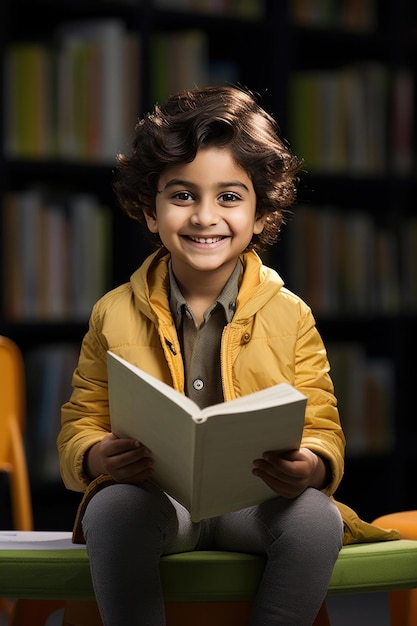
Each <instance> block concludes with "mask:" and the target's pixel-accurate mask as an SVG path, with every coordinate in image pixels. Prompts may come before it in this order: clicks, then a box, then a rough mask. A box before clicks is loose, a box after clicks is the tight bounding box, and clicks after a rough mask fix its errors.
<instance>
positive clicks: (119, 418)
mask: <svg viewBox="0 0 417 626" xmlns="http://www.w3.org/2000/svg"><path fill="white" fill-rule="evenodd" d="M114 357H115V355H109V359H108V374H109V403H110V416H111V424H112V430H113V432H114V433H115V434H116V435H118V436H119V437H133V438H134V439H138V440H139V441H141V442H142V443H144V444H145V445H146V446H148V448H149V449H150V451H151V453H152V457H153V458H154V460H155V465H154V481H155V483H157V484H159V485H161V486H163V488H164V490H165V491H167V492H168V493H169V494H170V495H171V496H172V497H173V498H175V499H176V500H178V501H179V502H181V503H182V504H183V505H184V506H186V507H187V508H189V507H190V506H191V502H190V496H191V493H192V472H193V461H194V422H193V420H192V419H190V415H189V413H188V412H187V411H186V410H185V409H184V408H183V407H182V406H180V405H179V404H176V403H175V402H172V401H171V400H170V399H168V398H167V397H165V396H164V395H163V394H161V393H156V392H155V390H154V388H153V386H152V385H149V384H147V383H146V381H145V380H144V378H140V377H138V376H137V374H136V373H135V371H134V370H135V369H136V370H137V369H138V368H135V367H134V366H131V367H126V366H125V363H126V361H123V360H120V359H119V358H118V357H116V358H114ZM128 365H130V364H128ZM162 384H163V383H162ZM165 386H166V387H167V385H165ZM175 393H176V394H177V395H179V396H180V398H182V399H183V400H184V405H185V404H186V402H185V401H186V400H188V398H186V397H185V396H181V394H178V392H175ZM192 404H194V403H192Z"/></svg>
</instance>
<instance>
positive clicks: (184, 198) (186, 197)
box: [172, 191, 194, 202]
mask: <svg viewBox="0 0 417 626" xmlns="http://www.w3.org/2000/svg"><path fill="white" fill-rule="evenodd" d="M172 199H173V200H179V201H180V202H191V201H192V200H194V197H193V195H192V194H191V193H190V192H189V191H177V192H176V193H174V194H173V196H172Z"/></svg>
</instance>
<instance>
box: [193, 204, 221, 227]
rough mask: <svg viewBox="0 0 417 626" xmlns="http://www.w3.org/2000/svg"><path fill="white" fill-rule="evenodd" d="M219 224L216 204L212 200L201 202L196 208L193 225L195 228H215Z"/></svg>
mask: <svg viewBox="0 0 417 626" xmlns="http://www.w3.org/2000/svg"><path fill="white" fill-rule="evenodd" d="M218 222H219V214H218V210H217V206H216V204H215V203H214V202H213V201H211V200H201V201H200V202H198V203H196V204H195V206H194V212H193V214H192V216H191V223H192V224H193V225H194V226H213V225H214V224H217V223H218Z"/></svg>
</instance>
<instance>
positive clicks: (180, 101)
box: [113, 86, 303, 251]
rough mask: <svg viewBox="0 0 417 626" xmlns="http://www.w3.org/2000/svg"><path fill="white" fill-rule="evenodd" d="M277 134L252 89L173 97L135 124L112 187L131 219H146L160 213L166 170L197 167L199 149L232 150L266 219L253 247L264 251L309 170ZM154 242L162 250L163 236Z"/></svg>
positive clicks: (212, 90)
mask: <svg viewBox="0 0 417 626" xmlns="http://www.w3.org/2000/svg"><path fill="white" fill-rule="evenodd" d="M279 132H280V131H279V128H278V125H277V123H276V122H275V120H274V119H273V117H272V116H271V115H269V114H268V113H267V112H266V111H265V110H264V109H263V108H262V107H261V106H260V105H259V104H258V101H257V98H256V96H255V95H254V94H252V93H251V92H249V91H247V90H243V89H240V88H238V87H229V86H227V87H203V88H198V89H194V90H190V91H183V92H180V93H178V94H176V95H173V96H171V97H170V98H168V100H167V101H166V103H165V104H164V105H162V106H159V105H158V104H156V105H155V107H154V108H153V111H151V112H150V113H148V114H146V115H145V116H144V117H143V118H142V119H141V120H140V121H139V122H138V123H137V125H136V127H135V134H134V138H133V143H132V149H131V152H130V154H119V155H118V157H117V165H116V168H115V172H114V175H115V179H114V184H113V186H114V191H115V194H116V198H117V200H118V203H119V205H120V207H121V209H122V210H123V211H124V212H125V213H127V215H129V216H130V217H131V218H133V219H135V220H138V221H140V222H142V221H144V212H146V213H148V214H154V212H155V198H156V194H157V188H158V181H159V178H160V176H161V174H162V173H163V172H164V170H165V169H166V168H168V167H170V166H172V165H177V164H180V163H189V162H191V161H193V160H194V158H195V156H196V154H197V152H198V150H199V149H200V148H204V147H208V146H214V147H221V148H224V147H227V148H228V149H229V150H230V151H231V154H232V156H233V158H234V160H235V162H236V163H237V164H238V165H239V166H240V167H242V168H243V169H244V170H245V171H246V172H247V174H248V176H249V177H250V179H251V181H252V184H253V186H254V190H255V193H256V198H257V214H258V215H259V216H260V217H263V216H265V215H266V220H265V226H264V229H263V231H262V232H261V233H260V234H259V235H254V236H253V237H252V241H251V242H250V244H249V246H248V248H253V249H255V250H258V251H263V250H265V248H266V246H267V245H268V244H272V243H274V242H275V241H276V240H277V238H278V234H279V231H280V228H281V226H282V224H283V223H284V213H285V211H287V210H288V208H289V207H290V206H291V205H292V204H293V203H294V202H295V199H296V187H297V183H298V177H297V174H298V173H299V171H300V170H301V168H302V166H303V161H302V160H300V159H298V158H297V157H296V156H295V155H293V154H292V153H291V151H290V150H289V148H288V147H287V146H286V145H285V144H284V142H283V141H282V139H281V138H280V136H279ZM154 241H155V243H157V245H162V244H161V241H160V239H159V237H158V236H157V235H156V236H155V238H154Z"/></svg>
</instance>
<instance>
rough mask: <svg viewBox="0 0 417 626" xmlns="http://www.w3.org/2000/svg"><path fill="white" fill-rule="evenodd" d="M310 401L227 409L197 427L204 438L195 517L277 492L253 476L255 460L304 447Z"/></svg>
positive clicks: (230, 507) (303, 400)
mask: <svg viewBox="0 0 417 626" xmlns="http://www.w3.org/2000/svg"><path fill="white" fill-rule="evenodd" d="M271 389H274V388H271ZM300 396H301V397H302V398H304V396H302V395H301V394H300ZM245 397H247V398H248V397H249V396H245ZM245 397H244V398H245ZM244 398H242V399H243V400H244ZM305 403H306V400H305V398H304V399H301V400H300V399H298V400H296V401H295V402H292V403H290V404H286V405H285V406H270V407H269V408H266V409H265V408H262V409H261V408H258V409H254V410H253V411H249V412H248V411H246V412H242V413H232V414H228V413H224V414H222V415H216V416H215V417H210V418H209V419H207V420H206V421H205V422H204V423H203V424H201V427H200V426H199V427H198V428H197V430H198V434H200V431H201V433H203V431H204V439H203V441H202V443H201V444H200V443H199V446H198V450H197V455H196V456H197V462H196V464H198V469H197V468H196V472H198V475H199V489H198V498H197V502H196V505H195V509H193V510H192V517H193V520H194V521H198V520H199V519H203V518H206V517H213V516H215V515H220V514H221V513H224V512H225V511H228V510H238V509H241V508H245V507H247V506H251V505H254V504H258V503H260V502H263V501H264V500H266V499H269V498H273V497H275V495H276V494H275V493H274V492H273V491H272V490H271V489H270V488H269V487H268V486H267V485H266V484H265V483H264V482H263V481H262V480H261V479H260V478H257V477H256V476H253V475H252V469H253V461H254V460H255V459H256V458H260V457H262V454H263V453H264V452H266V451H268V450H294V449H298V448H299V446H300V441H301V434H302V430H303V425H304V412H305ZM226 404H229V403H226Z"/></svg>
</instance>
